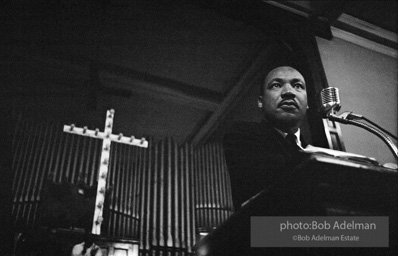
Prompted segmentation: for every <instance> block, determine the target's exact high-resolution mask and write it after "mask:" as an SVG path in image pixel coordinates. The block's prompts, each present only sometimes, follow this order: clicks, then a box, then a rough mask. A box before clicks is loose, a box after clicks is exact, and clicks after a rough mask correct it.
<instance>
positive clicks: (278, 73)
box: [265, 66, 305, 82]
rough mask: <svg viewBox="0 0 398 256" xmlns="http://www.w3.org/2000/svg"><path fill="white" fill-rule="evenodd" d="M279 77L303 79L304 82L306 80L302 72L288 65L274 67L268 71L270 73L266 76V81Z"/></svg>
mask: <svg viewBox="0 0 398 256" xmlns="http://www.w3.org/2000/svg"><path fill="white" fill-rule="evenodd" d="M278 78H283V79H285V78H288V79H299V80H302V81H303V82H304V81H305V80H304V77H303V75H301V73H300V72H298V71H297V70H296V69H294V68H292V67H288V66H283V67H277V68H274V69H273V70H271V71H270V72H269V73H268V75H267V76H266V78H265V81H270V80H274V79H278Z"/></svg>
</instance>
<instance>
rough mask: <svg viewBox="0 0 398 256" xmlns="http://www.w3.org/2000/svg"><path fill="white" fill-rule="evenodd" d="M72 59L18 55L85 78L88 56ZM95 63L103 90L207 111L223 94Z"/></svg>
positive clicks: (217, 104) (213, 107)
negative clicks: (123, 91) (126, 93)
mask: <svg viewBox="0 0 398 256" xmlns="http://www.w3.org/2000/svg"><path fill="white" fill-rule="evenodd" d="M75 59H79V61H78V62H76V61H74V62H72V61H65V60H56V59H50V58H44V57H41V56H35V57H32V56H30V57H24V56H20V60H21V61H24V62H25V63H32V64H33V65H37V63H40V64H41V65H46V66H49V67H50V68H51V69H52V70H65V71H66V72H67V73H69V74H70V75H71V76H72V77H75V78H79V79H87V80H88V79H89V72H88V70H89V63H90V60H88V59H87V60H84V57H79V58H75ZM96 65H97V67H98V69H99V75H100V82H101V84H102V85H103V86H104V87H106V88H107V90H106V91H111V90H112V89H114V90H117V89H123V90H129V91H131V92H132V93H138V94H142V95H144V96H150V97H156V98H158V99H163V100H170V101H172V102H174V103H177V104H183V105H189V106H191V107H194V108H196V109H200V110H206V111H215V110H216V109H217V108H218V107H219V104H220V103H221V101H222V98H223V96H222V94H221V93H219V92H216V91H211V90H208V89H204V88H200V87H197V86H194V85H190V84H186V83H182V82H179V81H176V80H172V79H168V78H163V77H159V76H154V75H151V74H148V73H144V72H139V71H136V70H132V69H128V68H125V67H121V66H118V65H113V64H106V63H100V62H97V63H96ZM63 73H65V72H63ZM60 83H62V81H60ZM82 86H83V85H82Z"/></svg>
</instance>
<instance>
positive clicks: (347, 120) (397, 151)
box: [326, 110, 398, 160]
mask: <svg viewBox="0 0 398 256" xmlns="http://www.w3.org/2000/svg"><path fill="white" fill-rule="evenodd" d="M326 117H327V118H329V120H331V121H335V122H339V123H342V124H351V125H354V126H358V127H361V128H363V129H365V130H367V131H369V132H371V133H373V134H375V135H376V136H378V137H379V138H380V139H382V140H383V142H384V143H386V144H387V146H388V147H389V149H390V150H391V152H392V153H393V155H394V157H395V159H396V160H398V148H397V146H396V145H395V144H394V143H393V141H392V140H391V139H390V138H389V137H388V136H387V135H386V134H384V133H383V132H382V131H380V130H383V131H384V132H385V133H388V134H390V133H389V132H386V131H385V130H384V129H382V128H380V127H379V126H378V125H375V126H377V127H379V128H375V127H373V126H371V125H368V124H365V123H362V122H359V121H357V120H355V119H364V117H363V116H360V115H357V114H354V113H352V112H344V113H342V114H341V115H339V116H337V115H335V114H334V113H333V110H332V111H331V113H329V114H328V115H326ZM365 120H367V119H365ZM371 123H372V124H373V122H371ZM390 136H391V137H394V138H395V139H396V137H395V136H392V135H391V134H390Z"/></svg>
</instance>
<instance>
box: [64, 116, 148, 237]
mask: <svg viewBox="0 0 398 256" xmlns="http://www.w3.org/2000/svg"><path fill="white" fill-rule="evenodd" d="M114 114H115V110H113V109H111V110H107V112H106V121H105V129H104V132H100V131H99V129H95V130H89V129H87V127H86V126H85V127H83V128H79V127H75V125H74V124H71V125H64V132H68V133H73V134H78V135H82V136H88V137H93V138H97V139H102V140H103V141H102V152H101V162H100V167H99V171H98V185H97V196H96V198H95V210H94V217H93V227H92V231H91V232H92V233H93V234H95V235H100V234H101V224H102V221H103V217H102V214H103V209H104V202H105V192H106V177H107V176H108V169H109V153H110V149H111V142H112V141H114V142H117V143H124V144H129V145H134V146H138V147H144V148H147V147H148V141H146V140H145V138H142V139H136V138H135V137H134V136H131V137H125V136H123V134H122V133H121V134H119V135H115V134H112V127H113V117H114Z"/></svg>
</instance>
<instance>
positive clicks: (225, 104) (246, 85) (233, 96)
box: [190, 43, 277, 145]
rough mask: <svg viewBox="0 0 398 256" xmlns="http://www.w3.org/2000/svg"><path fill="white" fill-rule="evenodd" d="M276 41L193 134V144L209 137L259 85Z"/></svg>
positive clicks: (257, 58) (254, 62)
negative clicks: (252, 89)
mask: <svg viewBox="0 0 398 256" xmlns="http://www.w3.org/2000/svg"><path fill="white" fill-rule="evenodd" d="M276 48H277V46H276V43H271V44H269V45H268V46H267V47H266V48H265V49H264V50H263V51H262V52H261V53H260V54H259V55H258V56H257V57H256V58H255V59H254V60H253V62H252V64H251V65H250V66H249V68H248V69H247V70H246V71H245V72H244V73H243V75H242V76H241V77H240V79H239V80H238V81H237V82H236V83H235V84H234V86H233V87H232V88H231V90H230V91H229V92H228V93H227V95H226V96H225V98H224V99H223V101H222V102H221V104H220V106H219V108H217V110H216V111H214V112H213V113H212V114H211V115H210V117H209V118H208V119H207V121H206V122H205V124H204V125H203V126H201V127H200V129H199V130H197V131H196V132H195V134H193V135H192V136H191V138H192V139H191V140H190V142H191V143H192V144H193V145H200V144H202V143H204V142H205V141H206V139H208V138H209V137H210V136H211V135H212V134H213V132H214V131H215V130H216V129H217V128H218V127H219V125H220V124H221V122H222V121H223V120H224V118H225V117H226V116H227V115H228V113H229V112H230V111H231V110H232V108H233V107H234V106H236V105H237V103H238V102H239V101H240V100H241V99H242V98H243V97H244V96H245V94H246V93H247V92H248V91H249V90H250V89H251V88H252V87H253V86H257V85H258V84H257V83H256V82H258V79H259V77H261V76H262V75H263V73H264V70H266V69H267V67H268V66H269V65H270V60H272V57H271V56H272V54H274V53H275V52H276V50H275V49H276Z"/></svg>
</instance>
